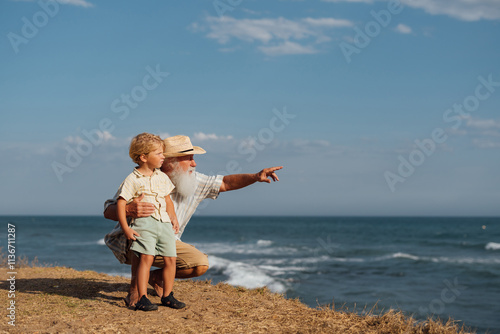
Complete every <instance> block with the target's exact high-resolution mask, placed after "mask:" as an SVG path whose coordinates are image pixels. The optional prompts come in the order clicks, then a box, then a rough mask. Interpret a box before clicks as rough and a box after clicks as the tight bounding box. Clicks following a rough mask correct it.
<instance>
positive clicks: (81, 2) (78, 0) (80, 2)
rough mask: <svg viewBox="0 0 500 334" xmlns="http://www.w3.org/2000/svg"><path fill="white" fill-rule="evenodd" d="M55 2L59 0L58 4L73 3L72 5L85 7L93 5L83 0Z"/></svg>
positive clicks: (60, 0)
mask: <svg viewBox="0 0 500 334" xmlns="http://www.w3.org/2000/svg"><path fill="white" fill-rule="evenodd" d="M57 2H59V3H60V4H63V5H74V6H80V7H85V8H88V7H94V5H93V4H91V3H90V2H87V1H85V0H57Z"/></svg>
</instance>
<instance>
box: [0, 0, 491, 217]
mask: <svg viewBox="0 0 500 334" xmlns="http://www.w3.org/2000/svg"><path fill="white" fill-rule="evenodd" d="M0 6H1V11H0V17H1V20H0V27H1V33H2V35H3V38H2V42H1V49H0V50H1V51H0V52H1V57H2V67H1V69H0V106H1V109H2V121H1V122H0V150H1V152H0V154H1V155H2V157H3V158H2V161H3V163H2V168H1V170H0V173H1V178H2V184H3V187H2V188H3V192H2V193H3V194H2V196H1V200H0V212H1V213H2V214H100V213H101V212H102V203H103V202H104V200H105V199H106V198H109V197H111V196H112V195H113V194H114V193H115V191H116V189H117V187H118V186H119V184H120V182H121V181H122V180H123V179H124V178H125V176H126V175H127V174H128V173H129V172H130V171H131V170H132V168H133V166H134V165H133V163H132V162H131V160H130V158H129V157H128V145H129V142H130V139H131V137H133V136H134V135H136V134H138V133H141V132H152V133H156V134H159V135H161V136H163V137H165V136H168V135H176V134H184V135H188V136H190V137H191V138H192V141H193V143H194V144H195V145H199V146H201V147H203V148H205V149H206V150H207V152H208V153H207V154H205V155H203V156H199V157H197V163H198V170H199V171H201V172H204V173H210V174H211V173H223V174H228V173H233V172H240V171H241V172H256V171H258V170H260V169H262V168H264V167H268V166H273V165H283V166H284V169H283V170H282V171H281V172H280V173H279V176H280V182H278V183H274V184H271V185H268V184H258V185H254V186H252V187H250V188H247V189H245V190H239V191H235V192H232V193H225V194H222V195H221V196H220V197H219V199H218V200H217V201H210V203H208V205H203V207H201V208H200V210H199V212H198V214H200V215H218V214H222V215H231V214H242V215H268V214H273V215H452V216H462V215H481V216H492V215H500V205H499V204H498V203H499V202H500V174H499V172H498V170H499V167H500V154H499V153H500V115H499V107H500V62H499V59H500V43H499V41H500V39H499V38H500V26H499V23H500V3H499V2H497V1H491V0H473V1H470V0H469V1H466V0H459V1H453V2H449V1H444V0H426V1H409V0H404V1H401V2H397V1H383V0H380V1H370V0H366V1H361V0H357V1H349V0H330V1H326V0H324V1H321V0H317V1H291V0H290V1H286V0H282V1H272V0H271V1H250V0H241V1H240V0H231V1H229V0H220V1H219V0H216V1H176V2H171V1H147V2H138V1H120V2H109V1H107V2H98V1H93V0H88V1H87V0H64V1H62V0H61V1H58V2H55V1H11V0H2V1H1V2H0Z"/></svg>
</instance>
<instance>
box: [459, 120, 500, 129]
mask: <svg viewBox="0 0 500 334" xmlns="http://www.w3.org/2000/svg"><path fill="white" fill-rule="evenodd" d="M466 125H467V126H468V127H470V128H476V129H495V128H496V129H500V121H497V120H494V119H477V118H469V119H467V123H466Z"/></svg>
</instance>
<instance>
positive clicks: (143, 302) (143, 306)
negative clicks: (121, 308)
mask: <svg viewBox="0 0 500 334" xmlns="http://www.w3.org/2000/svg"><path fill="white" fill-rule="evenodd" d="M135 310H136V311H137V310H141V311H156V310H158V305H155V304H152V303H151V302H150V301H149V299H148V297H146V295H143V296H142V297H141V299H140V300H139V301H138V302H137V303H136V304H135Z"/></svg>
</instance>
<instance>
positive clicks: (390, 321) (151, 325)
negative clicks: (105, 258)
mask: <svg viewBox="0 0 500 334" xmlns="http://www.w3.org/2000/svg"><path fill="white" fill-rule="evenodd" d="M0 260H1V258H0ZM0 262H1V261H0ZM0 275H2V276H1V277H2V284H1V286H0V300H2V301H7V300H8V298H7V294H8V290H9V287H8V284H7V283H6V282H5V280H4V279H3V277H7V270H6V269H1V270H0ZM127 289H128V279H126V278H123V277H115V276H109V275H105V274H99V273H96V272H93V271H76V270H73V269H70V268H64V267H37V266H33V263H32V264H31V265H29V264H26V263H25V266H24V267H23V268H19V269H18V270H17V275H16V297H15V301H16V326H15V327H12V326H10V325H8V324H7V321H8V320H5V319H8V318H6V317H5V316H3V317H2V319H4V320H3V321H2V323H0V332H9V333H129V332H145V333H170V332H175V333H268V332H270V333H360V334H361V333H363V334H365V333H401V334H403V333H405V334H451V333H453V334H456V333H459V334H464V333H468V331H467V329H466V328H462V327H460V326H459V325H458V324H457V323H455V322H453V321H452V320H448V321H447V322H446V323H443V322H441V321H439V320H432V319H429V320H427V321H425V322H417V321H416V320H415V319H413V318H411V317H407V316H405V315H404V314H403V313H402V312H399V311H394V310H389V311H387V312H385V313H384V314H382V315H376V314H374V310H369V311H367V312H362V313H366V314H362V315H361V314H357V313H355V312H349V311H348V310H345V309H341V310H333V309H332V307H318V308H315V309H314V308H310V307H308V306H306V305H304V304H302V303H301V302H300V301H298V300H293V299H286V298H284V297H283V296H282V295H279V294H275V293H272V292H270V291H269V290H267V289H266V288H261V289H254V290H248V289H244V288H239V287H233V286H230V285H227V284H223V283H219V284H217V285H213V284H211V282H210V281H191V280H184V281H176V283H175V286H174V291H175V294H176V297H177V298H178V299H180V300H182V301H184V302H185V303H186V304H187V305H188V307H186V308H185V309H183V310H173V309H169V308H164V307H160V309H159V310H158V311H154V312H140V311H137V312H135V311H133V310H130V309H127V308H126V307H125V304H124V302H123V298H124V297H125V296H126V295H127ZM152 293H153V290H150V294H152ZM150 299H151V301H152V302H154V303H160V300H159V298H158V297H154V296H153V297H151V298H150ZM5 303H6V302H5ZM2 310H3V314H5V312H6V308H5V307H3V306H2Z"/></svg>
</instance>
